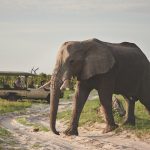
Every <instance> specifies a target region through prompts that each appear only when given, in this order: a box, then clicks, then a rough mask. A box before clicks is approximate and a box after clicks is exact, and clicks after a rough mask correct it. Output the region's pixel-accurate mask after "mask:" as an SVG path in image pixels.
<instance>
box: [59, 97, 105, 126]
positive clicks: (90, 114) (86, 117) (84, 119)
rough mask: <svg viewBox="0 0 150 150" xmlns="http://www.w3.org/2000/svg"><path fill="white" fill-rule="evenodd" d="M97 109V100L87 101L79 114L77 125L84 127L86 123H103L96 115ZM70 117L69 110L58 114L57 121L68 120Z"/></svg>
mask: <svg viewBox="0 0 150 150" xmlns="http://www.w3.org/2000/svg"><path fill="white" fill-rule="evenodd" d="M98 107H99V100H97V99H96V100H92V101H87V102H86V104H85V106H84V108H83V111H82V113H81V117H80V122H79V125H80V126H82V125H85V124H86V123H89V124H91V123H94V122H99V123H100V122H103V121H102V118H101V117H100V116H99V115H98V114H97V113H96V111H97V109H98ZM70 117H71V110H67V111H63V112H60V113H58V115H57V118H58V119H65V120H69V119H70Z"/></svg>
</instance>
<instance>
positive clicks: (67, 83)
mask: <svg viewBox="0 0 150 150" xmlns="http://www.w3.org/2000/svg"><path fill="white" fill-rule="evenodd" d="M66 88H69V80H65V81H64V83H63V84H62V86H61V87H60V90H61V91H63V90H65V89H66Z"/></svg>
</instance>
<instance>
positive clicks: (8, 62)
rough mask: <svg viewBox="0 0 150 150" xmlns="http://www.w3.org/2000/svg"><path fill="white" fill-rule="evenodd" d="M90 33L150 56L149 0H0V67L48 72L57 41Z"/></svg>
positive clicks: (92, 35) (76, 38)
mask: <svg viewBox="0 0 150 150" xmlns="http://www.w3.org/2000/svg"><path fill="white" fill-rule="evenodd" d="M91 38H98V39H99V40H102V41H106V42H114V43H120V42H123V41H129V42H134V43H136V44H137V45H138V46H139V47H140V48H141V49H142V51H143V52H144V53H145V54H146V56H147V57H148V59H150V50H149V49H150V0H0V71H27V72H30V71H31V69H32V68H33V67H34V68H37V67H39V70H38V71H37V73H41V72H43V73H47V74H51V73H52V71H53V68H54V65H55V61H56V55H57V52H58V49H59V47H60V46H61V44H62V43H64V42H65V41H68V40H69V41H70V40H75V41H76V40H77V41H79V40H87V39H91Z"/></svg>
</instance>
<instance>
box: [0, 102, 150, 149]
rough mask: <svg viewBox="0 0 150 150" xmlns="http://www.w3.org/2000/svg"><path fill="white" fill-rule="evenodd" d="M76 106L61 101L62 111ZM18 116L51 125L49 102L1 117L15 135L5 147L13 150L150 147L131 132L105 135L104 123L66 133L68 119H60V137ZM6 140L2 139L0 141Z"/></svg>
mask: <svg viewBox="0 0 150 150" xmlns="http://www.w3.org/2000/svg"><path fill="white" fill-rule="evenodd" d="M71 106H72V104H71V102H63V103H60V106H59V111H63V110H66V109H68V108H70V107H71ZM18 117H25V118H27V120H28V121H30V122H32V123H35V124H41V125H43V126H45V127H47V128H49V105H48V104H34V105H33V106H32V107H31V108H29V109H27V111H26V112H24V113H20V114H18V113H11V114H8V115H4V116H0V125H1V126H3V127H4V128H6V129H7V130H9V131H10V132H11V133H12V136H10V137H9V138H7V139H5V140H4V141H3V143H2V148H1V147H0V149H4V150H5V149H9V150H12V149H14V150H76V149H81V150H84V149H89V150H97V149H98V150H110V149H111V150H118V149H120V150H122V149H126V150H149V149H150V141H141V140H140V139H138V138H136V137H135V136H134V135H132V134H130V133H127V132H126V131H124V132H122V133H117V134H116V133H114V132H110V133H107V134H102V129H103V128H104V124H97V123H95V124H93V125H92V126H84V127H80V128H79V134H80V135H79V136H65V135H64V134H63V131H64V130H65V129H66V124H65V122H64V121H58V120H57V129H58V130H59V131H60V132H61V134H60V136H57V135H54V134H53V133H52V132H51V131H48V132H46V131H38V132H34V128H35V127H33V126H26V125H23V124H20V123H18V122H17V121H16V119H17V118H18ZM0 141H2V140H0Z"/></svg>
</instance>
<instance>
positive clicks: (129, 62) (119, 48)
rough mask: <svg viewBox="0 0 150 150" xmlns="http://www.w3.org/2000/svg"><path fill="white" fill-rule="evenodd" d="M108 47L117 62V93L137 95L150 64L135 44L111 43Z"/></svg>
mask: <svg viewBox="0 0 150 150" xmlns="http://www.w3.org/2000/svg"><path fill="white" fill-rule="evenodd" d="M108 46H109V47H110V49H111V51H112V53H113V55H114V57H115V60H116V71H117V72H116V73H117V78H116V81H117V82H116V83H117V84H116V91H118V92H119V93H122V94H126V95H137V93H139V89H140V86H141V79H142V78H143V75H144V72H145V70H146V68H147V66H148V64H149V61H148V59H147V58H146V56H145V55H144V53H143V52H142V51H141V49H140V48H139V47H138V46H137V45H136V44H134V43H128V42H123V43H120V44H111V43H110V44H108Z"/></svg>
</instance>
